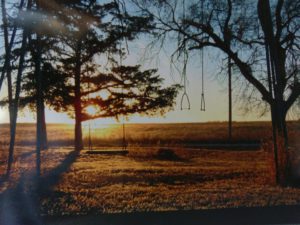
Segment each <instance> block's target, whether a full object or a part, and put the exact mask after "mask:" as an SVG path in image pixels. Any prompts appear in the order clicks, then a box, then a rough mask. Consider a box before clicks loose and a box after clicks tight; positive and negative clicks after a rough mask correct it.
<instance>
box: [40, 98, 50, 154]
mask: <svg viewBox="0 0 300 225" xmlns="http://www.w3.org/2000/svg"><path fill="white" fill-rule="evenodd" d="M41 136H42V149H44V150H45V149H48V137H47V125H46V115H45V103H44V100H43V101H42V135H41Z"/></svg>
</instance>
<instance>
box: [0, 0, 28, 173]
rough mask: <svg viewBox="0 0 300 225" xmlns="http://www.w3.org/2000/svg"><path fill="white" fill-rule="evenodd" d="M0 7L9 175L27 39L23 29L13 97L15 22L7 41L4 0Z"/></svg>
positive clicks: (7, 29) (7, 32)
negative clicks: (6, 106)
mask: <svg viewBox="0 0 300 225" xmlns="http://www.w3.org/2000/svg"><path fill="white" fill-rule="evenodd" d="M23 5H24V1H23V0H21V1H20V5H19V10H20V9H22V7H23ZM1 9H2V23H3V24H2V25H3V31H4V45H5V57H4V58H5V60H4V65H3V67H2V71H1V72H2V73H1V78H0V90H1V87H2V82H3V80H4V77H5V74H6V77H7V83H8V101H7V103H8V105H9V107H8V108H9V117H10V142H9V150H8V152H9V155H8V160H7V171H6V176H7V177H9V175H10V171H11V166H12V162H13V153H14V145H15V136H16V125H17V117H18V104H19V96H20V88H21V76H22V72H23V68H24V58H25V54H26V50H25V45H26V40H27V32H26V31H25V30H23V33H22V35H21V39H22V41H21V47H20V49H19V53H20V54H19V57H17V58H19V64H18V68H17V76H16V85H15V97H14V99H13V87H12V72H13V69H12V48H13V45H14V41H15V37H16V33H17V24H16V23H14V24H13V30H12V33H11V38H10V41H9V21H8V19H7V12H6V2H5V1H4V0H2V1H1Z"/></svg>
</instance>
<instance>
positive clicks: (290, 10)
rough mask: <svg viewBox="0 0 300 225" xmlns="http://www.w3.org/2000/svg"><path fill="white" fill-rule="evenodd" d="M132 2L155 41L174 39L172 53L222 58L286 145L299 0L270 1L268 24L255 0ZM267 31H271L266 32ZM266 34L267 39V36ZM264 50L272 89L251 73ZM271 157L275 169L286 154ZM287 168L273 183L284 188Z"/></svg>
mask: <svg viewBox="0 0 300 225" xmlns="http://www.w3.org/2000/svg"><path fill="white" fill-rule="evenodd" d="M133 2H134V3H135V5H136V6H137V7H139V9H140V10H141V11H142V12H143V13H145V14H148V15H151V16H152V17H153V18H154V19H155V22H156V31H157V32H155V38H156V41H158V40H159V41H160V43H162V41H164V40H166V38H167V36H168V35H170V34H177V36H178V37H179V38H178V46H177V48H176V51H177V52H182V51H183V48H184V47H185V46H187V48H188V49H189V51H193V50H198V49H202V48H207V47H212V48H216V49H218V50H220V51H221V52H223V53H224V54H225V55H227V56H228V57H229V58H230V59H231V61H232V63H233V64H234V66H235V67H236V68H238V70H239V72H240V74H241V75H242V76H243V78H244V79H245V80H246V81H247V82H249V83H250V84H251V85H252V87H254V89H255V90H256V91H258V93H259V94H260V95H261V96H262V100H263V101H265V102H267V104H268V105H269V106H270V109H271V111H272V115H273V118H272V120H273V125H276V126H275V128H276V134H277V135H278V136H279V137H280V138H283V139H284V138H285V140H286V141H287V132H286V121H285V119H286V114H287V112H288V110H289V109H290V108H291V107H292V106H293V105H294V103H295V102H296V100H297V99H299V95H300V82H299V78H300V77H299V76H300V73H299V67H300V65H299V61H298V59H299V50H300V49H299V44H300V38H299V34H300V1H299V0H296V1H295V0H286V1H281V0H278V1H272V4H271V6H270V7H271V9H272V10H271V12H272V13H271V15H270V17H271V18H272V21H274V22H273V23H270V21H269V22H268V21H267V22H266V21H265V20H263V19H262V18H263V17H264V15H266V14H262V13H265V12H266V11H261V12H262V13H261V12H260V11H259V10H257V9H256V8H255V7H253V6H254V5H256V3H258V1H256V0H252V1H245V0H222V1H217V0H211V1H206V0H199V1H196V0H195V1H184V0H183V1H180V2H179V1H173V0H162V1H148V0H142V1H139V0H133ZM201 2H204V4H203V5H204V8H201V5H202V4H201ZM260 2H263V1H260ZM183 6H184V7H183ZM183 9H185V10H183ZM267 28H268V29H269V30H270V28H273V29H271V31H269V30H268V29H267ZM270 32H271V33H272V36H273V38H272V39H270V38H269V37H267V34H270ZM229 41H230V44H228V43H229ZM271 42H272V43H271ZM266 45H267V46H269V47H271V48H272V50H271V53H270V55H269V56H271V57H272V62H273V65H274V66H275V67H273V68H274V71H275V75H276V77H277V80H275V84H274V83H273V84H272V82H273V81H271V80H270V79H269V77H268V74H264V76H261V75H260V74H257V73H256V72H255V71H257V68H259V66H260V65H262V64H264V65H266V63H265V62H266V58H267V57H268V56H266V55H265V54H264V52H265V46H266ZM275 55H276V56H275ZM274 60H275V61H274ZM270 84H272V85H276V87H275V86H273V87H275V89H273V88H272V87H271V88H270V86H269V85H270ZM275 151H276V149H275ZM277 151H279V149H277ZM275 153H276V154H277V153H278V152H275ZM277 155H278V158H277V159H276V163H277V164H280V162H282V161H285V160H283V159H284V158H288V157H287V151H282V154H277ZM287 168H288V161H286V162H285V163H283V165H282V166H281V169H279V170H278V171H277V172H278V174H277V178H278V183H280V184H282V185H285V184H286V183H287V174H286V171H287Z"/></svg>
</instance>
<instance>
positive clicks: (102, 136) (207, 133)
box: [0, 121, 300, 147]
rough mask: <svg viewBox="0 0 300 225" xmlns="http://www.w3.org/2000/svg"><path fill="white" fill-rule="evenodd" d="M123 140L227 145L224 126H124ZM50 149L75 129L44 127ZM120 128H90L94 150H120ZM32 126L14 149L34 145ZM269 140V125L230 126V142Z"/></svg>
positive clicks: (3, 137)
mask: <svg viewBox="0 0 300 225" xmlns="http://www.w3.org/2000/svg"><path fill="white" fill-rule="evenodd" d="M125 127H126V139H127V142H128V144H129V145H131V146H153V145H155V146H157V145H168V146H170V145H171V146H178V145H179V146H180V145H182V144H192V143H201V142H210V143H214V142H226V141H227V140H228V125H227V123H225V122H211V123H178V124H126V125H125ZM88 128H89V127H88V124H84V125H83V138H84V142H85V143H86V144H87V143H88ZM288 128H289V135H290V141H291V142H292V143H295V142H297V141H298V140H297V136H298V134H299V132H300V122H299V121H297V122H289V123H288ZM47 130H48V140H49V145H50V146H56V147H57V146H70V145H72V144H73V138H74V125H66V124H49V125H47ZM122 134H123V133H122V125H121V124H112V125H106V124H105V125H95V124H91V138H92V142H93V145H94V146H120V145H121V144H122ZM8 136H9V126H8V125H7V124H0V147H1V145H2V146H3V145H8V142H9V139H8ZM35 136H36V134H35V125H34V124H18V128H17V145H22V146H24V145H34V144H35ZM271 137H272V130H271V123H270V122H235V123H233V141H240V142H243V141H244V142H247V141H248V142H249V141H255V140H257V141H263V140H268V139H270V138H271Z"/></svg>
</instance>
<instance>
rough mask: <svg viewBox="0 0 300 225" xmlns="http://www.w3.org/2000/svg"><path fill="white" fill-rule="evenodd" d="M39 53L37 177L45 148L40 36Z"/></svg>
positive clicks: (37, 54)
mask: <svg viewBox="0 0 300 225" xmlns="http://www.w3.org/2000/svg"><path fill="white" fill-rule="evenodd" d="M36 42H37V53H36V57H35V58H36V59H35V75H36V118H37V119H36V175H37V177H40V175H41V150H42V148H43V144H42V143H43V135H42V133H43V87H42V83H43V82H42V80H43V79H42V73H41V46H40V35H39V34H36Z"/></svg>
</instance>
